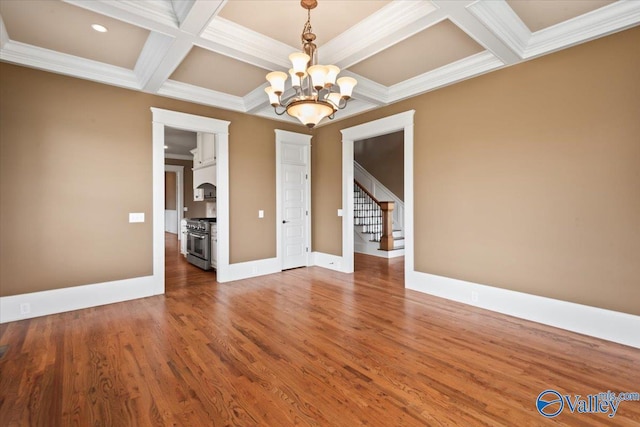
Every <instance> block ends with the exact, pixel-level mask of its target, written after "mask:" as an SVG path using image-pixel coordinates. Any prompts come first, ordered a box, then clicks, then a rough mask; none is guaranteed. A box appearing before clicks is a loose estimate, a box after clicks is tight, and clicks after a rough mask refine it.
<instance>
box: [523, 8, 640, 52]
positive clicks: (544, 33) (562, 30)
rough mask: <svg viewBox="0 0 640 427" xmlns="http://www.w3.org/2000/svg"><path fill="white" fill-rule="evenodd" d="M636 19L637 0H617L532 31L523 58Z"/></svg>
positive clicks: (639, 13) (622, 26) (610, 30)
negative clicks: (567, 19)
mask: <svg viewBox="0 0 640 427" xmlns="http://www.w3.org/2000/svg"><path fill="white" fill-rule="evenodd" d="M638 23H640V1H619V2H616V3H612V4H610V5H608V6H605V7H603V8H601V9H598V10H596V11H593V12H590V13H586V14H584V15H582V16H578V17H576V18H573V19H571V20H569V21H566V22H562V23H560V24H557V25H554V26H552V27H549V28H545V29H543V30H540V31H536V32H535V33H533V35H532V36H531V38H530V40H529V44H528V45H527V48H526V51H525V58H527V59H528V58H532V57H534V56H539V55H543V54H546V53H549V52H552V51H555V50H559V49H563V48H566V47H569V46H571V45H574V44H578V43H582V42H585V41H588V40H591V39H594V38H596V37H601V36H604V35H607V34H610V33H614V32H616V31H621V30H624V29H627V28H630V27H633V26H635V25H638Z"/></svg>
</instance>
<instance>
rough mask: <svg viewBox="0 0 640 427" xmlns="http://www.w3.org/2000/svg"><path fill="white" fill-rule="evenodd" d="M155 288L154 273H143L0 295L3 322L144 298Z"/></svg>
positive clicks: (0, 310) (1, 319)
mask: <svg viewBox="0 0 640 427" xmlns="http://www.w3.org/2000/svg"><path fill="white" fill-rule="evenodd" d="M155 288H156V284H155V283H154V276H144V277H136V278H133V279H125V280H116V281H113V282H104V283H96V284H92V285H83V286H73V287H70V288H63V289H53V290H50V291H42V292H32V293H28V294H20V295H12V296H8V297H0V323H5V322H13V321H15V320H23V319H31V318H33V317H40V316H47V315H49V314H56V313H63V312H66V311H72V310H81V309H83V308H89V307H96V306H99V305H105V304H113V303H116V302H122V301H129V300H132V299H137V298H145V297H149V296H152V295H154V289H155ZM21 309H22V310H21Z"/></svg>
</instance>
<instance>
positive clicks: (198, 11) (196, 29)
mask: <svg viewBox="0 0 640 427" xmlns="http://www.w3.org/2000/svg"><path fill="white" fill-rule="evenodd" d="M172 1H173V2H174V3H179V4H183V3H184V2H183V1H178V0H172ZM224 3H225V0H195V1H194V2H193V4H192V6H191V8H190V9H189V11H188V13H187V14H186V15H185V16H184V17H183V18H182V19H180V29H181V30H182V31H184V32H185V33H187V34H191V35H195V36H199V35H200V33H202V32H203V31H204V29H205V28H207V26H208V25H209V23H210V22H211V21H212V20H213V19H214V18H215V17H216V15H217V14H218V13H219V12H220V9H221V7H222V5H223V4H224ZM176 13H178V12H176ZM180 13H182V12H180Z"/></svg>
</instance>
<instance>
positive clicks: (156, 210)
mask: <svg viewBox="0 0 640 427" xmlns="http://www.w3.org/2000/svg"><path fill="white" fill-rule="evenodd" d="M151 111H152V114H153V144H152V147H153V276H154V287H155V289H154V292H155V294H162V293H164V268H165V259H164V250H165V239H164V208H165V194H164V189H165V180H164V168H165V165H164V151H165V149H164V145H165V144H164V139H165V138H164V137H165V128H166V127H170V128H175V129H181V130H186V131H190V132H206V133H213V134H216V141H217V144H216V148H215V150H216V158H217V162H216V163H217V165H216V182H217V183H218V185H217V187H216V189H217V194H216V196H217V200H216V201H217V227H218V239H217V243H216V245H217V247H216V250H217V254H218V261H217V272H216V278H217V281H218V282H225V281H229V280H230V277H229V125H230V122H228V121H224V120H217V119H212V118H210V117H203V116H196V115H193V114H186V113H180V112H176V111H170V110H164V109H160V108H155V107H152V108H151Z"/></svg>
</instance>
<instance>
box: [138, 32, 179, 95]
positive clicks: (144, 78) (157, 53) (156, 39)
mask: <svg viewBox="0 0 640 427" xmlns="http://www.w3.org/2000/svg"><path fill="white" fill-rule="evenodd" d="M174 41H175V38H173V37H171V36H167V35H164V34H160V33H156V32H151V34H149V37H147V41H146V42H145V44H144V47H143V48H142V51H141V52H140V55H139V56H138V61H137V62H136V66H135V68H134V70H133V72H134V73H135V74H136V76H137V77H138V82H139V84H140V87H142V88H145V89H147V85H148V83H149V81H150V80H151V78H152V77H153V75H154V73H155V72H156V70H157V69H158V67H159V66H160V63H161V62H162V59H163V58H164V57H165V55H166V54H167V53H168V52H169V49H170V48H171V45H172V44H173V42H174Z"/></svg>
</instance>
